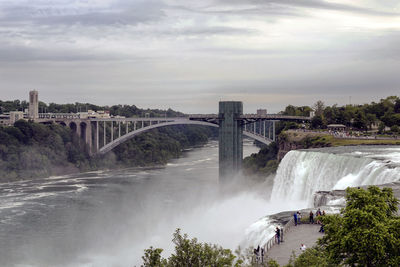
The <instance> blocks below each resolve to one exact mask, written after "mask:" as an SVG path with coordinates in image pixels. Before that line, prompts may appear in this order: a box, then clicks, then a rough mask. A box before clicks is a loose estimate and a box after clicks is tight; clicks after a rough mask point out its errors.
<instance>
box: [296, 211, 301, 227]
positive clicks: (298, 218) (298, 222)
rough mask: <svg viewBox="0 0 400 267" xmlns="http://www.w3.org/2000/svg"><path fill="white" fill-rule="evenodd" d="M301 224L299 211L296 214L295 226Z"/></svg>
mask: <svg viewBox="0 0 400 267" xmlns="http://www.w3.org/2000/svg"><path fill="white" fill-rule="evenodd" d="M300 223H301V213H300V211H298V212H297V224H300Z"/></svg>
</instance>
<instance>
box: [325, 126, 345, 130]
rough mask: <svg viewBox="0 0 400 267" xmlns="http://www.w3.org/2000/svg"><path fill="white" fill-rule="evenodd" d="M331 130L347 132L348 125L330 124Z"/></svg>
mask: <svg viewBox="0 0 400 267" xmlns="http://www.w3.org/2000/svg"><path fill="white" fill-rule="evenodd" d="M327 127H328V129H329V130H332V131H344V130H346V125H343V124H329V125H328V126H327Z"/></svg>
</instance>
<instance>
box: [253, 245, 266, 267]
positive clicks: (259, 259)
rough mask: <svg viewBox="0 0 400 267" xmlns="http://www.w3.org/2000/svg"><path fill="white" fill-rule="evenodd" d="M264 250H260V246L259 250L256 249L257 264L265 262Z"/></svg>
mask: <svg viewBox="0 0 400 267" xmlns="http://www.w3.org/2000/svg"><path fill="white" fill-rule="evenodd" d="M264 253H265V251H264V249H263V248H260V246H258V247H257V249H254V255H255V256H256V262H257V263H262V262H264Z"/></svg>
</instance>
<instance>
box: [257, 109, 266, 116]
mask: <svg viewBox="0 0 400 267" xmlns="http://www.w3.org/2000/svg"><path fill="white" fill-rule="evenodd" d="M257 115H258V116H267V110H266V109H257Z"/></svg>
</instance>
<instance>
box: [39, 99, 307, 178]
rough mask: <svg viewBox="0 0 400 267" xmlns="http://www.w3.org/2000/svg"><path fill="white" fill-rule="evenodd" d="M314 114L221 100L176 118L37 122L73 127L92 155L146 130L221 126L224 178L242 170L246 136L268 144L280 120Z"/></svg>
mask: <svg viewBox="0 0 400 267" xmlns="http://www.w3.org/2000/svg"><path fill="white" fill-rule="evenodd" d="M310 120H311V117H301V116H285V115H280V114H263V115H257V114H243V104H242V102H238V101H224V102H220V103H219V113H218V114H194V115H189V116H186V117H176V118H122V117H114V118H80V117H79V116H78V117H77V116H72V117H71V115H65V116H61V117H60V116H55V117H46V116H44V117H43V116H42V117H41V118H39V119H38V120H37V121H38V122H41V123H48V122H55V123H59V124H63V125H65V126H68V127H70V128H71V129H72V130H73V131H74V132H76V133H77V135H78V136H80V138H81V140H82V141H84V142H85V144H86V146H87V149H88V151H89V153H90V154H91V155H92V156H95V155H102V154H105V153H107V152H109V151H111V150H112V149H113V148H115V147H116V146H118V145H120V144H122V143H124V142H126V141H128V140H129V139H131V138H133V137H134V136H136V135H138V134H141V133H143V132H146V131H149V130H152V129H156V128H159V127H166V126H171V125H203V126H210V127H219V174H220V179H226V178H224V177H230V176H231V175H234V174H235V173H237V172H238V171H239V170H240V169H241V164H242V159H243V139H242V138H243V135H245V136H248V137H250V138H252V139H255V140H257V141H259V142H261V143H264V144H270V143H271V142H273V141H275V139H276V137H275V123H276V122H277V121H297V122H306V121H310Z"/></svg>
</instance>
